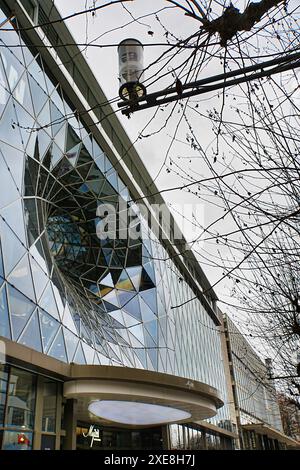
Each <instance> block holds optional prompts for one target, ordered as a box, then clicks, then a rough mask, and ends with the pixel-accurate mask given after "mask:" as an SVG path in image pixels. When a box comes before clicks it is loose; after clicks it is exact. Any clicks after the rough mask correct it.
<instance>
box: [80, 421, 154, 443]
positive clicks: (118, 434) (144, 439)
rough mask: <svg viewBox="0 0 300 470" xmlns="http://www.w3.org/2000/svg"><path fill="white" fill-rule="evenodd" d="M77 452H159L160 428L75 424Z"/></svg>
mask: <svg viewBox="0 0 300 470" xmlns="http://www.w3.org/2000/svg"><path fill="white" fill-rule="evenodd" d="M76 449H77V450H130V449H132V450H142V449H147V450H161V449H163V438H162V428H161V427H156V428H147V429H123V428H117V427H107V426H105V427H104V426H99V425H97V424H95V425H90V424H87V423H81V422H78V423H77V427H76Z"/></svg>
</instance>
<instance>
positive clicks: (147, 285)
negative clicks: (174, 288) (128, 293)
mask: <svg viewBox="0 0 300 470" xmlns="http://www.w3.org/2000/svg"><path fill="white" fill-rule="evenodd" d="M153 287H155V284H154V282H153V281H152V280H151V278H150V277H149V276H148V274H147V272H146V271H145V269H142V279H141V285H140V290H141V291H143V290H147V289H152V288H153Z"/></svg>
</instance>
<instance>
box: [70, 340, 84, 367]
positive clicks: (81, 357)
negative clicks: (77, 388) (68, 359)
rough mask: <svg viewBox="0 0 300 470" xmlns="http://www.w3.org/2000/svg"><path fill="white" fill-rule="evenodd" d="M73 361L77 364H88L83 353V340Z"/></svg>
mask: <svg viewBox="0 0 300 470" xmlns="http://www.w3.org/2000/svg"><path fill="white" fill-rule="evenodd" d="M73 362H75V364H86V360H85V357H84V353H83V350H82V346H81V342H80V343H79V345H78V348H77V351H76V354H75V356H74V359H73Z"/></svg>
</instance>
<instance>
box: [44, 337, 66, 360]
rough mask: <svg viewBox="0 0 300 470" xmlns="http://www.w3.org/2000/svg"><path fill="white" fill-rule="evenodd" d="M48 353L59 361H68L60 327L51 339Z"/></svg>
mask: <svg viewBox="0 0 300 470" xmlns="http://www.w3.org/2000/svg"><path fill="white" fill-rule="evenodd" d="M48 354H49V355H50V356H52V357H55V358H56V359H58V360H59V361H63V362H68V359H67V353H66V348H65V341H64V337H63V334H62V329H60V330H59V333H58V335H57V336H56V338H55V340H54V341H53V343H52V346H51V347H50V349H49V352H48Z"/></svg>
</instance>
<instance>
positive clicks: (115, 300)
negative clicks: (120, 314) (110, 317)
mask: <svg viewBox="0 0 300 470" xmlns="http://www.w3.org/2000/svg"><path fill="white" fill-rule="evenodd" d="M103 300H105V301H106V302H109V303H110V304H113V305H115V306H116V307H120V304H119V300H118V298H117V295H116V291H115V290H113V291H111V292H109V293H108V294H106V295H105V296H104V297H103Z"/></svg>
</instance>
